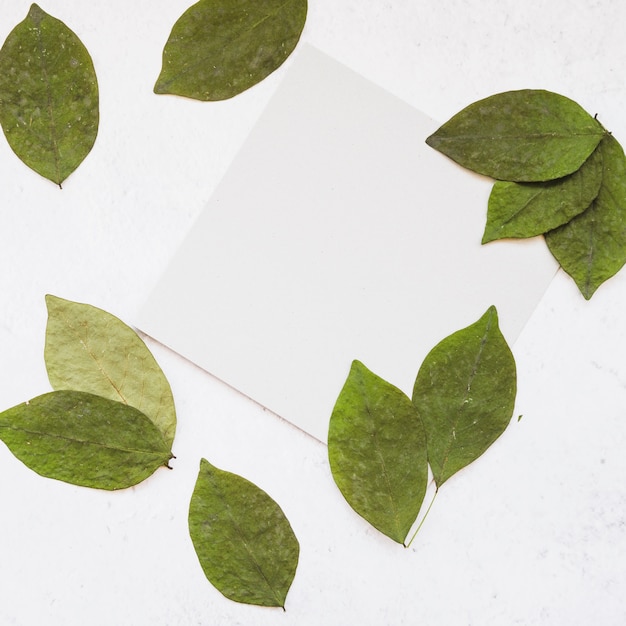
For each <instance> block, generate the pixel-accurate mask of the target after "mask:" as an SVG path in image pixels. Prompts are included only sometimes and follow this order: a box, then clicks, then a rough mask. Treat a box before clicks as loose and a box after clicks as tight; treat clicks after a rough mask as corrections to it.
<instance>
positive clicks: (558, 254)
mask: <svg viewBox="0 0 626 626" xmlns="http://www.w3.org/2000/svg"><path fill="white" fill-rule="evenodd" d="M600 150H601V152H602V162H603V168H602V184H601V186H600V192H599V193H598V197H597V198H596V199H595V200H594V202H593V203H592V204H591V206H590V207H589V208H588V209H587V210H586V211H585V212H584V213H581V214H580V215H578V216H577V217H575V218H574V219H573V220H571V221H570V222H568V223H567V224H565V225H563V226H561V227H560V228H557V229H556V230H553V231H550V232H549V233H547V234H546V242H547V244H548V248H550V252H552V254H553V255H554V257H555V258H556V260H557V261H558V262H559V263H560V264H561V267H562V268H563V269H564V270H565V271H566V272H567V273H568V274H569V275H570V276H571V277H572V278H573V279H574V280H575V281H576V284H577V285H578V288H579V289H580V291H581V293H582V294H583V296H584V297H585V298H586V299H587V300H588V299H589V298H591V296H592V295H593V294H594V292H595V291H596V289H597V288H598V287H599V286H600V285H601V284H602V283H603V282H604V281H605V280H607V279H609V278H611V276H613V275H615V274H616V273H617V272H618V271H619V270H620V269H621V268H622V266H623V265H624V263H625V262H626V226H625V224H626V157H625V156H624V151H623V149H622V147H621V146H620V145H619V143H618V142H617V140H616V139H615V138H614V137H613V136H611V135H607V136H606V137H605V139H604V140H603V141H602V143H601V144H600Z"/></svg>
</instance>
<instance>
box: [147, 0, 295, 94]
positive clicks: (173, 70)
mask: <svg viewBox="0 0 626 626" xmlns="http://www.w3.org/2000/svg"><path fill="white" fill-rule="evenodd" d="M306 15H307V0H263V1H262V2H250V1H249V0H200V2H198V3H196V4H194V5H193V6H192V7H190V8H189V9H188V10H187V11H186V12H185V13H183V15H182V16H181V17H180V18H179V19H178V21H177V22H176V24H174V27H173V29H172V32H171V34H170V36H169V39H168V40H167V43H166V44H165V48H164V49H163V62H162V67H161V73H160V75H159V77H158V79H157V82H156V84H155V86H154V91H155V93H159V94H163V93H169V94H176V95H180V96H186V97H189V98H195V99H197V100H225V99H227V98H232V97H233V96H235V95H237V94H239V93H241V92H242V91H244V90H246V89H248V88H249V87H252V86H253V85H255V84H256V83H258V82H260V81H261V80H263V79H264V78H265V77H266V76H268V75H269V74H271V73H272V72H273V71H274V70H276V69H277V68H278V67H279V66H280V65H282V63H283V62H284V61H285V59H287V57H288V56H289V55H290V54H291V52H292V51H293V50H294V48H295V47H296V44H297V43H298V40H299V39H300V33H301V32H302V29H303V28H304V23H305V21H306Z"/></svg>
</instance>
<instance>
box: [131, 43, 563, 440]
mask: <svg viewBox="0 0 626 626" xmlns="http://www.w3.org/2000/svg"><path fill="white" fill-rule="evenodd" d="M438 126H439V124H438V123H437V122H435V121H433V120H431V119H430V118H428V117H427V116H425V115H424V114H422V113H420V112H419V111H417V110H416V109H414V108H413V107H411V106H409V105H408V104H406V103H404V102H402V101H401V100H399V99H397V98H395V97H394V96H392V95H391V94H389V93H387V92H386V91H384V90H383V89H381V88H379V87H378V86H376V85H374V84H372V83H371V82H369V81H367V80H366V79H364V78H363V77H361V76H359V75H358V74H356V73H354V72H353V71H351V70H349V69H348V68H346V67H345V66H343V65H341V64H340V63H338V62H337V61H335V60H333V59H331V58H330V57H328V56H327V55H325V54H323V53H322V52H320V51H318V50H316V49H315V48H313V47H311V46H309V45H304V44H303V45H301V46H300V47H299V48H298V50H297V51H296V53H295V54H294V58H293V62H292V64H291V67H290V68H289V69H288V71H287V72H286V74H285V77H284V79H283V81H282V83H281V84H280V86H279V88H278V90H277V92H276V93H275V95H274V96H273V98H272V99H271V101H270V103H269V105H268V106H267V108H266V110H265V111H264V113H263V114H262V116H261V118H260V119H259V121H258V123H257V124H256V126H255V128H254V129H253V131H252V133H251V134H250V136H249V137H248V139H247V141H246V142H245V144H244V145H243V147H242V149H241V151H240V152H239V154H238V155H237V157H236V158H235V160H234V162H233V163H232V165H231V167H230V169H229V170H228V172H227V174H226V175H225V177H224V178H223V180H222V181H221V183H220V184H219V186H218V188H217V190H216V192H215V194H214V195H213V197H212V198H211V200H210V201H209V203H208V205H207V207H206V209H205V210H204V211H203V213H202V214H201V216H200V217H199V219H198V220H197V223H196V224H195V225H194V226H193V228H192V229H191V232H190V233H189V234H188V236H187V238H186V240H185V241H184V243H183V245H182V247H181V248H180V250H179V251H178V253H177V254H176V256H175V258H174V260H173V262H172V263H171V265H170V266H169V268H168V269H167V271H166V272H165V274H164V275H163V277H162V279H161V280H160V282H159V283H158V285H157V286H156V289H155V290H154V292H153V293H152V295H151V296H150V298H149V299H148V301H147V302H146V303H145V306H144V307H143V309H142V310H141V312H140V314H139V316H138V320H137V326H138V327H139V328H140V329H141V330H143V331H144V332H145V333H147V334H148V335H150V336H151V337H153V338H154V339H156V340H157V341H159V342H161V343H163V344H165V345H167V346H169V347H170V348H171V349H173V350H175V351H176V352H178V353H180V354H181V355H183V356H184V357H186V358H187V359H189V360H191V361H193V362H194V363H195V364H197V365H198V366H200V367H201V368H203V369H205V370H206V371H208V372H210V373H211V374H213V375H214V376H216V377H218V378H220V379H221V380H223V381H224V382H226V383H228V384H229V385H231V386H232V387H234V388H236V389H237V390H239V391H240V392H242V393H243V394H245V395H247V396H249V397H250V398H252V399H254V400H256V401H257V402H259V403H260V404H261V405H263V406H265V407H266V408H268V409H270V410H271V411H273V412H275V413H276V414H278V415H279V416H281V417H283V418H284V419H286V420H288V421H290V422H291V423H293V424H294V425H296V426H297V427H299V428H301V429H303V430H305V431H306V432H308V433H309V434H311V435H312V436H313V437H316V438H317V439H319V440H321V441H326V434H327V429H328V421H329V418H330V415H331V412H332V409H333V406H334V403H335V401H336V399H337V395H338V394H339V392H340V390H341V387H342V386H343V383H344V381H345V378H346V376H347V374H348V371H349V369H350V364H351V362H352V360H353V359H359V360H361V361H363V363H364V364H365V365H366V366H367V367H369V368H370V369H371V370H373V371H374V372H375V373H376V374H378V375H379V376H382V377H383V378H385V379H386V380H388V381H389V382H391V383H393V384H395V385H396V386H398V387H400V388H401V389H402V390H403V391H405V392H406V393H407V394H409V395H410V393H411V390H412V387H413V381H414V379H415V376H416V374H417V371H418V369H419V366H420V364H421V362H422V361H423V359H424V357H425V356H426V354H427V353H428V351H429V350H430V349H431V348H432V347H434V346H435V344H436V343H438V342H439V341H440V340H441V339H443V338H444V337H446V336H447V335H448V334H450V333H452V332H454V331H456V330H459V329H460V328H463V327H465V326H467V325H469V324H471V323H473V322H474V321H476V320H477V319H478V318H479V317H480V316H481V315H482V314H483V313H484V312H485V310H486V309H487V308H488V307H489V306H490V305H492V304H494V305H495V306H496V307H497V309H498V314H499V318H500V326H501V329H502V331H503V333H504V335H505V337H506V339H507V340H508V342H509V344H512V343H513V342H514V341H515V339H516V338H517V336H518V335H519V333H520V332H521V330H522V328H523V326H524V324H525V322H526V321H527V319H528V318H529V317H530V315H531V313H532V311H533V310H534V308H535V306H536V305H537V303H538V302H539V300H540V298H541V296H542V294H543V293H544V291H545V290H546V288H547V286H548V284H549V282H550V280H551V279H552V277H553V276H554V274H555V272H556V269H557V265H556V263H555V261H554V260H553V259H552V257H551V256H550V254H549V252H548V250H547V248H546V246H545V244H544V242H543V241H542V240H541V238H536V239H534V240H527V241H515V242H510V241H509V242H493V243H490V244H487V245H485V246H482V245H481V244H480V241H481V237H482V232H483V229H484V225H485V220H486V211H487V199H488V196H489V191H490V187H491V181H490V180H488V179H485V178H483V177H479V176H477V175H474V174H471V173H470V172H468V171H467V170H464V169H462V168H460V167H459V166H457V165H456V164H454V163H452V162H451V161H450V160H448V159H447V158H446V157H444V156H443V155H441V154H439V153H437V152H436V151H434V150H432V149H431V148H429V147H428V146H426V144H425V143H424V140H425V139H426V137H427V136H429V135H430V134H431V133H432V132H434V131H435V130H436V129H437V127H438Z"/></svg>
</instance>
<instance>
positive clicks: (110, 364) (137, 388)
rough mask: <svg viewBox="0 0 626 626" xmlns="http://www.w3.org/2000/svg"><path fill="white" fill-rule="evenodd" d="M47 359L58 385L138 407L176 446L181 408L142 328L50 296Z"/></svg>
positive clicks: (49, 370)
mask: <svg viewBox="0 0 626 626" xmlns="http://www.w3.org/2000/svg"><path fill="white" fill-rule="evenodd" d="M46 304H47V306H48V325H47V328H46V346H45V351H44V358H45V361H46V368H47V370H48V378H49V379H50V384H51V385H52V387H53V388H54V389H74V390H77V391H86V392H89V393H93V394H96V395H98V396H103V397H105V398H109V399H110V400H117V401H119V402H123V403H124V404H129V405H130V406H133V407H135V408H136V409H138V410H139V411H141V412H142V413H144V414H145V415H147V416H148V417H149V418H150V419H151V420H152V421H153V422H154V424H155V425H156V426H157V428H159V430H160V431H161V432H162V433H163V437H164V438H165V441H166V442H167V443H168V444H169V445H170V446H171V444H172V441H173V439H174V432H175V430H176V411H175V408H174V399H173V397H172V391H171V389H170V385H169V383H168V382H167V379H166V378H165V375H164V374H163V372H162V371H161V368H160V367H159V365H158V364H157V362H156V361H155V360H154V357H153V356H152V354H151V353H150V351H149V350H148V348H147V347H146V344H145V343H144V342H143V341H142V340H141V339H140V338H139V336H138V335H137V333H136V332H135V331H134V330H133V329H132V328H129V327H128V326H127V325H126V324H124V323H123V322H122V321H120V320H119V319H118V318H117V317H115V316H113V315H111V314H110V313H107V312H106V311H103V310H102V309H98V308H96V307H94V306H91V305H88V304H80V303H78V302H71V301H70V300H63V299H62V298H57V297H55V296H51V295H48V296H46Z"/></svg>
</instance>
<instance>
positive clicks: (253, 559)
mask: <svg viewBox="0 0 626 626" xmlns="http://www.w3.org/2000/svg"><path fill="white" fill-rule="evenodd" d="M209 477H210V479H211V482H212V483H213V487H214V489H215V491H216V493H217V496H218V498H219V499H220V502H221V503H222V506H223V507H224V510H225V511H226V512H227V513H228V517H229V518H230V521H231V523H232V525H233V527H234V528H235V531H236V532H237V534H238V535H239V537H240V539H241V543H242V544H243V546H244V548H245V550H246V553H247V554H248V556H249V557H250V560H251V562H252V564H253V566H254V568H255V569H256V570H257V572H258V573H259V574H260V575H261V578H262V579H263V580H264V581H265V584H266V585H267V588H268V589H269V590H270V592H271V593H272V595H273V596H274V599H275V600H276V602H277V603H278V605H279V606H283V604H282V602H281V600H280V598H279V597H278V595H277V594H276V591H275V589H274V586H273V585H272V583H271V582H270V580H269V579H268V578H267V576H266V575H265V572H264V571H263V568H262V567H261V565H260V563H259V562H258V561H257V558H256V555H255V554H254V552H253V551H252V549H251V548H250V546H249V545H248V538H247V536H246V534H245V533H244V532H243V530H242V529H241V526H240V525H239V523H238V522H237V519H236V518H235V517H234V516H233V513H232V510H231V507H230V505H229V503H228V500H227V499H226V497H225V496H224V492H223V491H222V489H221V487H220V485H219V484H218V483H217V481H216V480H215V478H214V477H213V476H212V475H211V473H209Z"/></svg>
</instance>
